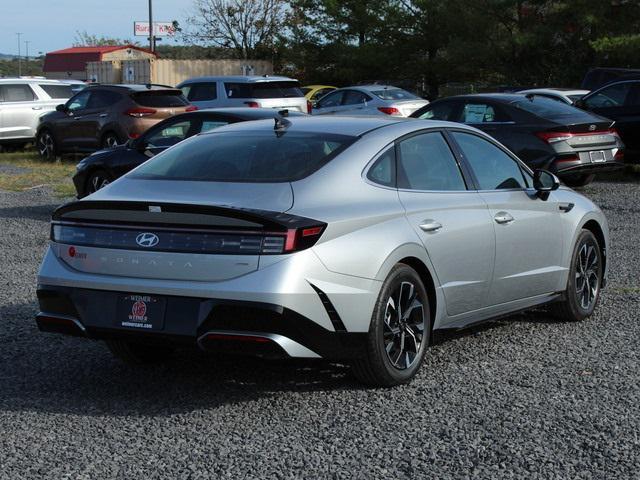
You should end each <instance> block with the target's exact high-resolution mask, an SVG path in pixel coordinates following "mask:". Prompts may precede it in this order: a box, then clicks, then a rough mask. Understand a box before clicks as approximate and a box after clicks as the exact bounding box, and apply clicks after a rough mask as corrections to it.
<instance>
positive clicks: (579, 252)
mask: <svg viewBox="0 0 640 480" xmlns="http://www.w3.org/2000/svg"><path fill="white" fill-rule="evenodd" d="M602 274H603V269H602V253H601V251H600V246H599V245H598V240H597V239H596V237H595V236H594V235H593V233H591V232H590V231H589V230H582V232H580V235H579V236H578V240H577V241H576V245H575V247H574V249H573V255H572V257H571V269H570V270H569V279H568V280H567V290H566V292H565V298H564V299H563V300H562V301H561V302H559V303H557V304H554V305H553V307H552V311H553V313H554V315H555V316H556V317H558V318H559V319H561V320H569V321H580V320H584V319H585V318H587V317H589V316H591V314H592V313H593V311H594V310H595V308H596V305H597V304H598V300H599V298H600V286H601V284H602Z"/></svg>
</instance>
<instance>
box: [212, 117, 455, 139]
mask: <svg viewBox="0 0 640 480" xmlns="http://www.w3.org/2000/svg"><path fill="white" fill-rule="evenodd" d="M287 120H288V121H289V126H287V127H286V131H287V132H306V133H309V132H311V133H316V132H317V133H328V134H336V135H350V136H354V137H355V136H360V135H364V134H365V133H367V132H370V131H372V130H377V129H378V128H382V127H386V126H389V125H395V124H398V123H403V122H415V120H414V119H410V118H403V117H390V116H382V115H371V116H368V115H354V116H346V115H345V116H342V115H340V116H338V115H335V116H326V115H320V116H312V115H303V116H294V117H289V118H287ZM430 122H431V123H430V125H432V126H433V127H439V126H448V127H450V126H452V125H455V126H459V125H458V124H452V123H450V122H440V121H430ZM221 128H222V129H224V131H225V132H231V131H236V130H237V131H248V130H251V131H273V129H274V123H273V121H269V120H263V121H256V122H251V123H234V124H232V125H227V126H225V127H221ZM215 131H216V132H220V131H222V130H221V129H216V130H215ZM211 132H213V130H212V131H211ZM209 133H210V132H205V133H203V134H201V135H208V134H209Z"/></svg>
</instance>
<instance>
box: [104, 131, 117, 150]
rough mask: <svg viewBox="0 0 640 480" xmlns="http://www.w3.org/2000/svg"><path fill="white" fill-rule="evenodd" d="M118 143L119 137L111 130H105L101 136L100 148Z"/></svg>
mask: <svg viewBox="0 0 640 480" xmlns="http://www.w3.org/2000/svg"><path fill="white" fill-rule="evenodd" d="M119 144H120V139H119V138H118V136H117V135H116V134H115V133H113V132H107V133H105V134H104V135H103V137H102V143H101V147H102V148H113V147H116V146H118V145H119Z"/></svg>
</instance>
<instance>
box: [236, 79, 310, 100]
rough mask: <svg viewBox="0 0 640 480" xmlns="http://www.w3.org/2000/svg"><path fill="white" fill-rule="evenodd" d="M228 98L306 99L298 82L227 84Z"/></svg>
mask: <svg viewBox="0 0 640 480" xmlns="http://www.w3.org/2000/svg"><path fill="white" fill-rule="evenodd" d="M224 88H225V90H226V91H227V97H228V98H290V97H304V93H302V89H301V88H300V85H299V84H298V82H295V81H285V82H255V83H225V84H224Z"/></svg>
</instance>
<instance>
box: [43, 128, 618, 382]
mask: <svg viewBox="0 0 640 480" xmlns="http://www.w3.org/2000/svg"><path fill="white" fill-rule="evenodd" d="M608 245H609V234H608V227H607V221H606V219H605V217H604V215H603V214H602V212H601V211H600V210H599V209H598V207H597V206H595V205H594V204H593V203H592V202H591V201H590V200H588V199H587V198H585V197H583V196H582V195H580V194H578V193H576V192H574V191H572V190H570V189H568V188H566V187H563V186H559V183H558V180H557V179H556V178H555V177H554V176H553V175H552V174H550V173H548V172H546V171H536V172H531V171H530V170H529V169H528V168H527V167H526V166H525V165H524V164H523V163H522V162H520V161H519V160H518V159H517V158H516V157H515V156H514V155H513V154H512V153H510V152H509V151H508V150H506V149H505V148H504V147H502V146H501V145H500V144H498V143H496V142H495V141H494V140H493V139H491V138H490V137H489V136H487V135H486V134H484V133H482V132H480V131H478V130H476V129H473V128H470V127H466V126H464V125H460V124H454V123H447V122H435V121H426V120H405V119H394V118H388V117H375V118H374V117H359V118H357V117H354V118H348V117H342V118H332V117H316V118H310V117H307V118H303V117H292V118H285V117H282V118H278V119H276V121H275V122H274V121H273V120H265V121H258V122H249V123H240V124H235V125H230V126H227V127H222V128H220V129H216V130H214V131H212V132H210V133H205V134H200V135H197V136H195V137H192V138H191V139H188V140H185V141H184V142H181V143H179V144H177V145H175V146H173V147H171V148H170V149H168V150H166V151H165V152H163V153H161V154H159V155H157V156H156V157H154V158H153V159H151V160H149V161H148V162H146V163H144V164H143V165H141V166H140V167H138V168H137V169H135V170H133V171H132V172H130V173H129V174H127V175H126V176H124V177H122V178H121V179H119V180H117V181H116V182H114V183H112V184H110V185H109V186H108V187H106V188H104V189H102V190H100V191H98V192H97V193H95V194H93V195H91V196H89V197H86V198H85V199H82V200H80V201H76V202H73V203H70V204H67V205H64V206H62V207H60V208H59V209H58V210H56V211H55V213H54V214H53V219H52V224H51V243H50V245H49V248H48V250H47V252H46V255H45V257H44V260H43V263H42V266H41V269H40V272H39V275H38V289H37V293H38V299H39V303H40V310H41V311H40V313H39V314H38V316H37V323H38V326H39V328H40V329H41V330H43V331H48V332H58V333H66V334H73V335H80V336H84V337H87V338H92V339H101V340H105V341H106V342H107V345H108V346H109V347H110V349H111V350H112V352H113V353H114V354H116V355H117V356H119V357H120V358H122V359H124V360H127V361H131V362H149V361H156V360H161V359H163V358H164V357H165V356H167V355H169V354H170V353H171V351H172V349H174V348H176V347H179V346H180V345H185V346H189V345H191V346H198V347H199V348H201V349H203V350H212V351H230V352H244V353H249V354H255V355H259V356H265V357H304V358H324V359H330V360H337V361H348V362H350V363H352V365H353V372H354V373H355V375H356V376H357V378H359V379H360V380H361V381H363V382H365V383H367V384H370V385H377V386H390V385H396V384H399V383H403V382H407V381H409V380H410V379H411V378H412V377H413V376H414V375H415V374H416V372H417V371H418V369H419V368H420V365H421V364H422V363H423V360H424V358H425V355H426V349H427V347H428V345H429V342H430V339H431V337H432V334H433V331H434V330H437V329H450V328H454V329H457V328H462V327H465V326H467V325H470V324H474V323H477V322H480V321H484V320H487V319H490V318H493V317H496V316H501V315H504V314H508V313H511V312H515V311H519V310H523V309H528V308H532V307H537V306H539V305H542V304H547V303H550V304H552V311H553V312H554V313H555V314H556V315H558V316H560V317H561V318H562V319H565V320H568V321H572V320H573V321H576V320H582V319H584V318H586V317H588V316H590V315H591V314H592V313H593V311H594V308H595V307H596V304H597V302H598V297H599V293H600V289H601V288H602V287H603V286H604V284H605V279H606V273H607V249H608Z"/></svg>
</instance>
